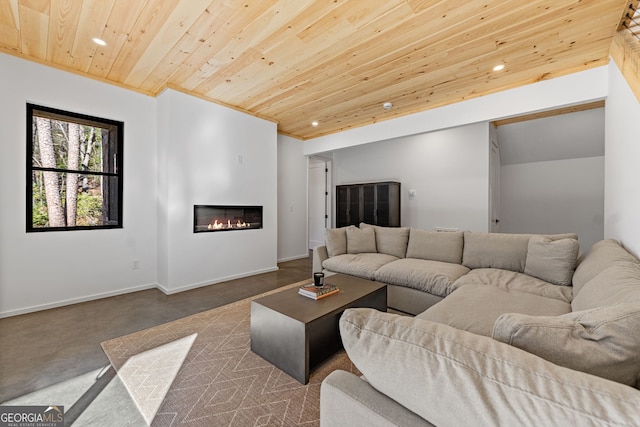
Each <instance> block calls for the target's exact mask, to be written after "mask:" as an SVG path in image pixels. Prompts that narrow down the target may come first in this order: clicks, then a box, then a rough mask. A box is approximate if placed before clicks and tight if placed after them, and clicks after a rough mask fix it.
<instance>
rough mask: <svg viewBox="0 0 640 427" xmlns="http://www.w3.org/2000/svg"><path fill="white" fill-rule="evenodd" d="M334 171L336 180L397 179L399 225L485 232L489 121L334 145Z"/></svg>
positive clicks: (487, 193)
mask: <svg viewBox="0 0 640 427" xmlns="http://www.w3.org/2000/svg"><path fill="white" fill-rule="evenodd" d="M333 170H334V182H335V184H336V185H340V184H350V183H357V182H367V181H387V180H389V181H400V182H401V183H402V190H401V216H402V221H401V224H402V225H403V226H410V227H417V228H423V229H433V228H434V227H447V228H448V227H454V228H460V229H465V230H474V231H488V224H489V218H488V200H489V183H488V180H489V125H488V123H478V124H473V125H468V126H462V127H457V128H452V129H445V130H441V131H437V132H431V133H426V134H422V135H414V136H408V137H403V138H398V139H393V140H388V141H380V142H376V143H371V144H366V145H361V146H355V147H350V148H344V149H342V150H337V151H335V152H334V158H333ZM410 189H413V190H416V196H415V197H413V198H409V195H408V192H409V190H410Z"/></svg>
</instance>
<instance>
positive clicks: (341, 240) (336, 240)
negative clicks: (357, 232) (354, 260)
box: [325, 227, 347, 257]
mask: <svg viewBox="0 0 640 427" xmlns="http://www.w3.org/2000/svg"><path fill="white" fill-rule="evenodd" d="M325 245H326V247H327V255H329V256H330V257H332V256H337V255H342V254H346V253H347V227H341V228H327V230H326V234H325Z"/></svg>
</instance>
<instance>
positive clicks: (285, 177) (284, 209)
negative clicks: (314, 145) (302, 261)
mask: <svg viewBox="0 0 640 427" xmlns="http://www.w3.org/2000/svg"><path fill="white" fill-rule="evenodd" d="M302 150H303V143H302V141H301V140H298V139H295V138H291V137H288V136H284V135H278V261H280V262H281V261H287V260H292V259H298V258H303V257H308V256H309V251H308V250H307V216H308V215H307V158H306V156H305V155H304V154H302Z"/></svg>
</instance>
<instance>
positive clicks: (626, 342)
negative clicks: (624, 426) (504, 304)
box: [493, 300, 640, 387]
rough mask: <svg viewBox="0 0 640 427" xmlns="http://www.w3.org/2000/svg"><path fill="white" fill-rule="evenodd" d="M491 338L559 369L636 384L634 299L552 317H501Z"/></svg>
mask: <svg viewBox="0 0 640 427" xmlns="http://www.w3.org/2000/svg"><path fill="white" fill-rule="evenodd" d="M493 338H494V339H496V340H498V341H502V342H504V343H507V344H510V345H513V346H515V347H518V348H521V349H523V350H525V351H527V352H529V353H533V354H536V355H538V356H540V357H542V358H544V359H546V360H548V361H550V362H553V363H555V364H557V365H560V366H565V367H567V368H571V369H575V370H578V371H582V372H587V373H590V374H593V375H597V376H599V377H603V378H607V379H610V380H612V381H616V382H620V383H623V384H627V385H631V386H635V387H638V386H639V385H640V382H639V379H640V302H638V300H636V303H634V304H613V305H609V306H606V307H599V308H595V309H591V310H584V311H575V312H572V313H569V314H565V315H563V316H555V317H554V316H552V317H542V316H528V315H526V314H516V313H509V314H505V315H503V316H501V317H500V318H498V320H496V323H495V325H494V328H493Z"/></svg>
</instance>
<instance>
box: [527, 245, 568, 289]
mask: <svg viewBox="0 0 640 427" xmlns="http://www.w3.org/2000/svg"><path fill="white" fill-rule="evenodd" d="M578 250H579V244H578V241H577V240H575V239H560V240H550V239H547V238H544V237H532V238H531V239H530V240H529V247H528V251H527V261H526V264H525V267H524V274H528V275H529V276H533V277H537V278H538V279H542V280H545V281H547V282H549V283H553V284H554V285H563V286H570V285H571V278H572V277H573V272H574V271H575V269H576V261H577V259H578Z"/></svg>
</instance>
